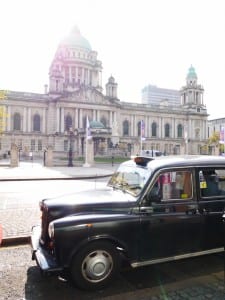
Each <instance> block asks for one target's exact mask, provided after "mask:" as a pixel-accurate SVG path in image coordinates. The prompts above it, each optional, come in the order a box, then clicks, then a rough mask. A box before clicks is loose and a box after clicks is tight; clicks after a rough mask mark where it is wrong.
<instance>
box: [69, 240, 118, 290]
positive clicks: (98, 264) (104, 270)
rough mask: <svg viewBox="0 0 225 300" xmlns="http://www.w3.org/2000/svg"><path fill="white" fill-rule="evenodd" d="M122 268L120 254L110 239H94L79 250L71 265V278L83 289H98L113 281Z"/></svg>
mask: <svg viewBox="0 0 225 300" xmlns="http://www.w3.org/2000/svg"><path fill="white" fill-rule="evenodd" d="M119 269H120V255H119V252H118V251H117V249H116V246H115V245H113V244H112V243H110V242H108V241H94V242H91V243H89V244H87V245H86V246H84V247H83V248H82V249H80V250H79V251H78V253H76V254H75V255H74V257H73V260H72V262H71V266H70V274H71V279H72V281H73V282H74V283H75V285H76V286H78V287H79V288H81V289H85V290H96V289H100V288H103V287H105V286H106V285H107V284H108V283H109V282H111V281H112V280H113V279H114V277H115V276H116V274H118V272H119Z"/></svg>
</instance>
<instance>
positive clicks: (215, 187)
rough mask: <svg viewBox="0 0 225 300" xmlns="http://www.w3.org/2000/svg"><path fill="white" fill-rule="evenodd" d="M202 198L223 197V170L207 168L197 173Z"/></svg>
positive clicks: (224, 172) (224, 188)
mask: <svg viewBox="0 0 225 300" xmlns="http://www.w3.org/2000/svg"><path fill="white" fill-rule="evenodd" d="M199 187H200V193H201V197H202V198H208V197H222V198H224V197H225V169H217V168H210V169H209V168H207V169H202V170H200V171H199Z"/></svg>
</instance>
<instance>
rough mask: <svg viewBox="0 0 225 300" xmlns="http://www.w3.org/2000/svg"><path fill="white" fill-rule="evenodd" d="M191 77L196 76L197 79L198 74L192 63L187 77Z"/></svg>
mask: <svg viewBox="0 0 225 300" xmlns="http://www.w3.org/2000/svg"><path fill="white" fill-rule="evenodd" d="M190 78H195V79H197V74H196V72H195V68H194V67H193V66H192V65H191V66H190V68H189V70H188V74H187V79H190Z"/></svg>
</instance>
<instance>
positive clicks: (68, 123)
mask: <svg viewBox="0 0 225 300" xmlns="http://www.w3.org/2000/svg"><path fill="white" fill-rule="evenodd" d="M71 127H72V118H71V116H70V115H67V116H66V118H65V130H66V131H69V130H70V128H71Z"/></svg>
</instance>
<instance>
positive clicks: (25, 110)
mask: <svg viewBox="0 0 225 300" xmlns="http://www.w3.org/2000/svg"><path fill="white" fill-rule="evenodd" d="M26 122H27V108H26V107H24V108H23V132H26V131H27V128H26Z"/></svg>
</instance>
